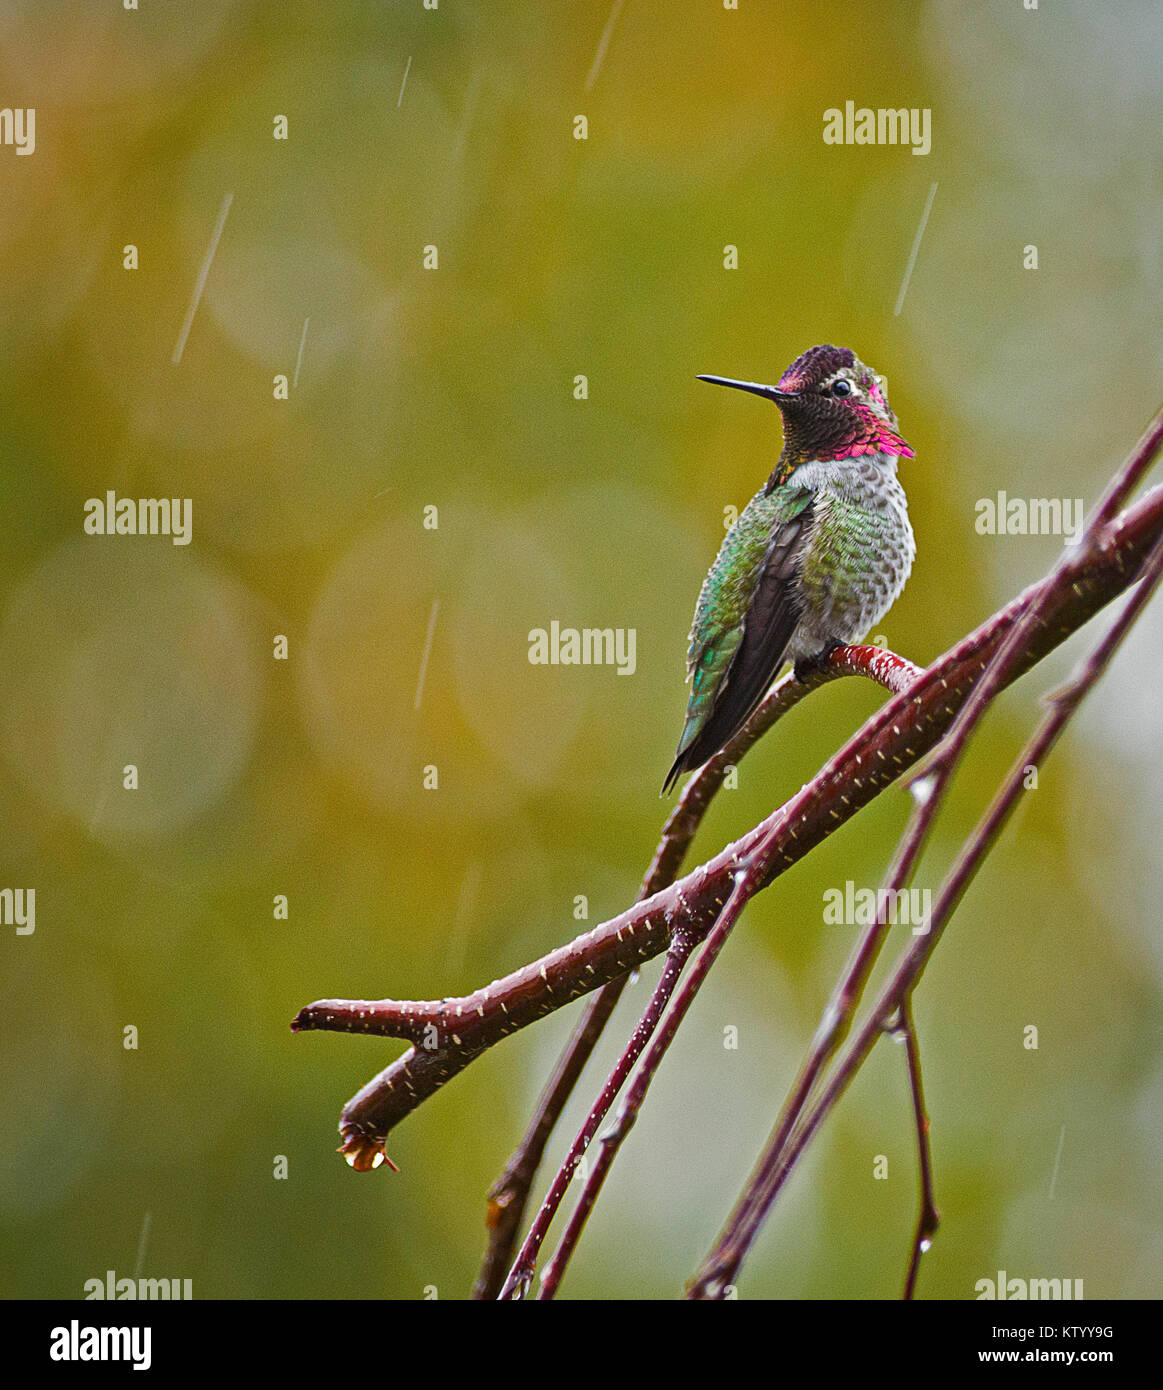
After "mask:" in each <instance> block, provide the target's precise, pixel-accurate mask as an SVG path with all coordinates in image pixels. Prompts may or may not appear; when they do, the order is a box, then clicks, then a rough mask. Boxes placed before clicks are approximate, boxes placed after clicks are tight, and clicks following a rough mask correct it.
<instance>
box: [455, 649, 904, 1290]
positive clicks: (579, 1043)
mask: <svg viewBox="0 0 1163 1390" xmlns="http://www.w3.org/2000/svg"><path fill="white" fill-rule="evenodd" d="M844 675H867V676H868V677H869V678H870V679H871V680H874V681H876V682H877V684H879V685H882V686H884V687H885V689H887V690H891V691H892V692H893V693H894V694H900V693H901V691H903V690H905V689H906V688H907V687H908V686H909V685H911V684H912V682H913V681H914V680H915V679H916V678H917V677H918V676H919V675H920V670H919V669H918V668H917V667H916V666H914V665H913V664H912V662H910V661H906V660H905V659H904V658H903V657H898V656H897V655H896V653H895V652H890V651H887V650H884V649H882V648H879V647H866V646H851V647H838V648H836V650H835V651H833V652H831V653H829V655H828V658H827V660H826V661H824V662H823V663H822V664H821V665H820V666H819V667H818V668H816V669H813V670H811V671H810V672H805V673H804V678H803V679H801V678H798V677H797V676H796V675H795V674H794V673H793V672H790V671H789V672H788V673H787V675H786V676H784V678H783V679H782V680H780V681H778V682H777V683H776V684H775V685H774V686H773V687H772V689H771V691H770V692H769V694H768V695H767V697H766V698H765V699H764V701H763V703H762V704H761V706H760V707H759V709H758V710H757V711H756V712H755V714H754V715H753V716H752V717H751V719H749V720H748V722H747V724H746V725H745V726H744V727H743V728H742V729H741V730H740V731H739V733H738V734H737V735H736V736H735V738H733V739H732V740H731V742H730V743H729V744H728V745H727V746H726V747H725V748H724V749H723V750H722V751H721V752H720V753H718V754H716V755H715V756H714V757H713V758H711V759H709V760H708V761H707V762H705V763H704V764H703V765H702V767H700V768H699V769H698V770H697V771H696V772H695V773H694V774H693V775H692V776H691V777H690V778H689V779H688V781H687V783H686V786H685V787H684V788H683V790H682V794H681V795H680V797H679V799H678V803H677V804H676V806H675V808H674V810H673V811H672V812H671V813H670V815H669V816H668V817H667V820H666V824H665V825H664V826H663V829H662V838H661V839H660V841H659V844H658V848H657V850H655V853H654V858H653V859H652V861H651V864H650V867H649V869H648V870H647V871H646V877H645V878H644V879H643V882H642V887H641V888H640V890H639V893H638V901H639V902H642V901H643V900H644V899H646V898H650V897H653V895H654V894H655V893H658V892H661V890H662V889H664V888H668V887H669V886H670V885H671V884H672V883H673V882H674V879H675V875H676V874H677V873H678V870H679V869H680V868H681V867H682V862H683V860H684V859H685V857H686V854H687V851H688V849H689V848H690V844H691V841H692V840H693V839H694V837H695V833H696V831H697V830H698V828H699V826H700V825H701V824H702V820H703V817H704V816H705V815H706V812H707V809H708V807H709V806H710V804H711V801H712V800H713V798H714V796H715V793H716V792H717V791H718V790H719V788H720V787H721V786H722V784H723V779H724V777H725V775H726V772H727V769H728V768H729V767H733V766H736V765H737V764H738V763H739V762H740V761H741V760H742V758H743V757H744V756H745V754H746V753H747V752H748V750H749V749H750V748H752V747H754V745H755V744H756V743H757V742H758V741H759V739H760V737H761V736H762V735H763V734H764V733H766V732H767V731H768V730H769V729H771V728H772V726H773V725H775V724H776V723H777V722H778V721H779V720H780V719H781V718H782V717H783V715H785V714H786V713H787V712H788V711H789V710H790V709H792V708H794V707H795V705H797V704H798V703H799V702H800V700H802V699H803V698H804V697H805V696H806V695H808V694H810V693H811V691H812V690H814V689H816V688H817V687H818V686H820V685H822V684H824V683H825V682H826V681H830V680H833V679H837V678H839V677H840V676H844ZM628 978H629V976H628V975H623V976H622V977H621V978H619V979H616V980H612V981H611V982H610V983H609V984H608V985H604V986H603V987H602V989H601V990H600V991H599V992H598V993H597V994H596V995H595V996H594V998H593V999H591V1000H590V1001H589V1003H588V1004H587V1005H586V1008H585V1010H584V1012H583V1014H582V1017H581V1019H580V1020H579V1021H578V1024H577V1027H576V1028H575V1029H574V1032H573V1034H572V1036H571V1037H570V1040H569V1042H568V1043H567V1044H566V1047H565V1050H564V1051H563V1052H562V1054H561V1056H560V1057H559V1059H558V1061H557V1064H556V1065H555V1067H554V1070H553V1073H552V1075H551V1077H550V1080H549V1082H548V1083H547V1084H546V1086H545V1089H544V1090H543V1091H542V1093H541V1096H540V1098H539V1099H538V1102H537V1108H536V1110H535V1111H534V1114H533V1118H532V1120H531V1121H530V1123H529V1126H528V1128H527V1129H526V1131H525V1134H524V1135H523V1137H522V1139H521V1143H520V1144H519V1145H518V1147H517V1149H516V1150H515V1151H514V1153H513V1154H512V1156H511V1157H510V1159H509V1161H508V1163H507V1164H506V1165H505V1169H504V1171H503V1172H502V1174H501V1176H500V1177H499V1178H498V1179H497V1181H496V1182H495V1183H494V1184H493V1186H492V1187H491V1188H490V1189H489V1204H488V1209H487V1215H486V1223H485V1224H486V1226H487V1228H488V1233H489V1234H488V1246H487V1248H486V1250H485V1255H484V1260H483V1261H482V1264H481V1270H480V1273H479V1274H478V1276H477V1282H476V1285H475V1286H474V1288H473V1295H472V1296H473V1298H474V1299H493V1298H496V1297H497V1294H498V1293H499V1292H500V1289H501V1285H502V1284H503V1282H504V1279H505V1274H506V1272H507V1271H508V1269H509V1266H510V1265H511V1264H512V1262H513V1251H514V1248H515V1246H516V1241H517V1233H518V1231H519V1229H520V1226H521V1220H522V1218H523V1216H524V1212H525V1207H526V1205H527V1204H528V1200H529V1192H530V1189H531V1188H532V1186H533V1181H534V1179H535V1177H536V1175H537V1170H538V1168H539V1167H540V1164H541V1159H542V1157H543V1155H544V1153H545V1146H546V1144H547V1143H548V1141H549V1136H550V1135H551V1134H552V1132H553V1129H554V1127H555V1125H556V1124H557V1121H558V1119H559V1118H560V1116H561V1113H562V1111H563V1110H564V1109H565V1106H566V1104H567V1102H568V1100H569V1097H570V1095H571V1094H572V1092H573V1088H574V1086H575V1085H576V1084H577V1082H578V1079H579V1078H580V1076H581V1073H582V1071H583V1070H584V1068H585V1065H586V1063H587V1062H588V1061H589V1058H590V1055H591V1054H592V1052H593V1050H594V1047H595V1046H596V1045H597V1042H598V1039H599V1038H600V1037H601V1035H602V1031H603V1030H604V1028H605V1026H606V1024H607V1023H608V1022H609V1019H610V1016H611V1014H612V1013H613V1012H614V1009H615V1007H616V1006H617V1003H618V1000H619V999H620V998H621V995H622V990H623V989H624V988H625V984H626V981H627V979H628Z"/></svg>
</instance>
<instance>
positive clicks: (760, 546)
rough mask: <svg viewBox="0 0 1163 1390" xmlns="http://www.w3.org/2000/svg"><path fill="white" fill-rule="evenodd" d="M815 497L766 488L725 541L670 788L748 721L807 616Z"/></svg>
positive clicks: (705, 604)
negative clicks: (804, 557)
mask: <svg viewBox="0 0 1163 1390" xmlns="http://www.w3.org/2000/svg"><path fill="white" fill-rule="evenodd" d="M813 500H814V493H812V492H811V491H808V490H807V489H802V490H796V491H795V492H788V491H786V490H784V489H781V490H780V492H779V493H778V494H774V495H769V496H764V495H763V494H760V495H759V497H756V498H754V499H753V501H752V502H751V503H750V504H749V506H748V508H747V512H749V511H751V509H752V508H753V507H754V508H755V509H756V514H755V515H753V516H751V517H749V516H748V515H747V512H744V514H743V515H742V516H741V517H740V518H739V521H738V522H737V523H736V526H735V527H734V528H732V531H731V533H729V534H728V536H727V538H726V539H725V540H724V542H723V546H722V548H721V549H720V551H719V555H718V558H717V559H716V561H715V563H714V565H713V566H712V567H711V572H710V573H709V574H708V575H707V578H706V580H705V581H704V583H703V588H702V592H701V593H700V595H699V603H698V607H697V608H696V610H695V621H694V626H693V627H692V628H691V644H690V650H689V652H688V653H687V674H688V678H689V680H690V682H691V693H690V699H689V701H688V703H687V714H686V723H685V725H684V726H683V731H682V737H681V738H680V739H679V745H678V754H677V756H676V757H675V760H674V766H673V767H672V768H671V769H670V773H669V775H668V776H667V779H666V783H665V785H664V787H663V791H664V792H666V791H668V790H669V789H670V787H671V786H673V784H674V782H675V781H676V780H677V778H678V777H679V776H680V775H681V774H682V773H683V772H684V771H686V770H687V769H688V768H693V767H698V766H699V765H700V764H701V763H703V762H705V761H706V760H707V759H708V758H709V757H710V756H711V755H712V754H713V753H717V752H718V751H719V749H720V748H722V746H723V745H724V744H725V743H726V742H727V741H728V739H730V738H731V736H732V735H733V734H734V733H736V731H737V730H738V729H740V728H741V727H742V726H743V724H745V723H746V721H747V719H748V717H749V716H750V715H751V713H752V711H753V710H754V709H755V707H756V705H758V703H759V702H760V700H761V699H762V698H763V696H764V694H765V693H766V691H767V688H768V686H769V685H770V684H771V682H772V680H773V678H774V677H775V673H776V672H777V671H778V670H779V668H780V666H781V665H782V664H783V657H784V652H785V651H786V650H787V645H788V643H789V642H790V641H791V637H792V633H793V632H794V631H795V627H796V623H797V622H798V621H799V618H800V608H799V604H798V602H797V599H796V592H797V585H796V578H797V575H798V573H799V563H800V558H801V554H802V550H803V545H804V543H805V541H806V539H807V535H808V532H809V530H810V527H811V523H812V513H813ZM737 530H739V531H740V534H739V535H736V531H737Z"/></svg>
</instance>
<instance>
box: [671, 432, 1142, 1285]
mask: <svg viewBox="0 0 1163 1390" xmlns="http://www.w3.org/2000/svg"><path fill="white" fill-rule="evenodd" d="M1161 443H1163V410H1160V411H1158V412H1157V413H1156V415H1155V417H1154V419H1153V420H1152V421H1151V424H1150V425H1149V426H1148V428H1147V430H1146V431H1145V432H1144V434H1143V435H1142V436H1141V438H1140V439H1139V440H1138V442H1137V443H1136V445H1135V447H1134V448H1133V449H1132V450H1131V452H1130V454H1129V455H1128V456H1127V458H1126V460H1125V461H1124V463H1123V465H1122V467H1121V468H1120V469H1119V471H1118V473H1117V474H1116V475H1115V477H1114V479H1113V480H1112V482H1111V483H1110V484H1109V485H1108V487H1107V489H1106V490H1105V492H1104V494H1103V497H1102V499H1101V500H1100V501H1099V503H1098V504H1097V505H1096V507H1095V508H1094V510H1093V512H1092V514H1091V517H1090V519H1089V521H1088V523H1087V526H1086V528H1085V531H1084V533H1083V536H1082V538H1081V542H1080V544H1079V545H1078V546H1077V547H1073V548H1067V549H1066V550H1064V551H1063V553H1062V555H1061V557H1060V558H1059V560H1058V562H1057V564H1056V565H1055V566H1054V568H1053V570H1052V571H1051V572H1050V574H1049V575H1048V576H1047V578H1046V579H1045V580H1043V581H1042V583H1041V584H1040V585H1039V586H1038V588H1037V590H1036V591H1035V592H1034V593H1033V594H1032V595H1031V598H1030V602H1029V603H1027V604H1026V605H1025V607H1024V609H1023V611H1021V612H1020V613H1018V614H1015V618H1014V621H1012V622H1011V624H1010V625H1009V630H1008V633H1007V635H1006V637H1005V639H1004V640H1003V641H1002V642H1001V643H1000V645H999V646H998V648H997V649H995V651H994V653H993V655H992V657H991V659H990V661H989V662H988V664H987V665H986V668H985V670H984V672H983V674H982V677H981V679H980V680H979V681H978V682H977V684H976V685H975V687H974V689H973V691H972V693H971V694H970V696H969V698H968V700H966V702H965V704H964V705H963V706H962V708H961V710H960V711H959V713H958V714H957V717H956V718H955V719H954V720H953V721H952V726H951V727H950V728H949V729H948V731H947V732H946V733H945V735H944V737H943V738H942V739H941V741H940V742H939V743H938V744H937V746H936V748H935V749H934V750H933V752H932V754H931V755H930V756H929V757H928V758H926V759H925V760H924V762H923V763H922V764H921V766H920V768H919V769H918V770H917V771H916V772H915V773H914V774H913V777H912V779H911V786H912V789H913V792H914V804H913V808H912V812H911V815H910V817H909V822H908V825H907V826H906V827H905V831H904V833H903V835H902V836H901V839H900V841H899V843H898V845H897V848H896V851H895V853H894V856H893V861H892V865H891V867H890V869H889V872H888V874H887V875H886V878H885V882H884V884H883V885H882V891H881V893H880V894H878V903H884V902H888V901H895V900H896V899H895V895H896V894H897V893H899V892H900V891H901V890H902V889H903V888H904V886H905V885H906V884H907V883H908V882H909V880H910V878H911V876H912V872H913V870H914V868H915V866H916V863H917V861H918V860H919V858H920V855H921V853H922V851H923V849H924V846H925V844H926V842H927V839H928V835H929V832H930V830H931V827H932V825H933V823H934V821H935V819H936V816H937V813H938V811H939V809H940V807H941V805H942V804H943V801H944V798H945V795H946V792H947V789H948V786H949V783H950V780H951V778H952V775H953V772H954V770H955V769H956V767H957V765H958V763H959V761H960V758H961V755H962V752H963V751H964V748H965V745H966V743H967V741H968V739H969V737H970V735H971V734H972V733H973V731H974V729H975V728H976V727H977V725H978V723H979V722H980V720H981V718H982V717H983V715H984V713H985V711H986V709H987V708H988V707H989V705H990V703H991V702H992V701H993V699H994V698H995V696H996V695H997V694H998V693H999V692H1000V691H1001V690H1002V689H1003V688H1004V686H1005V685H1007V684H1008V683H1009V682H1010V680H1011V679H1012V678H1013V675H1014V673H1015V672H1016V671H1017V670H1018V668H1019V667H1020V666H1021V665H1022V663H1023V662H1024V661H1025V659H1026V653H1027V652H1028V649H1029V646H1030V643H1031V642H1032V641H1033V640H1034V639H1035V637H1036V635H1037V634H1038V632H1039V631H1040V630H1043V629H1044V628H1045V626H1046V624H1047V621H1048V616H1049V615H1050V613H1051V612H1052V610H1053V609H1054V607H1055V605H1056V603H1057V602H1058V600H1059V598H1060V596H1061V595H1062V594H1063V593H1064V592H1067V591H1068V590H1070V589H1072V588H1074V587H1076V585H1077V583H1078V582H1079V580H1080V577H1081V576H1083V575H1085V574H1086V573H1087V572H1088V570H1089V568H1090V567H1091V566H1092V565H1093V564H1094V563H1095V561H1096V560H1097V559H1098V557H1100V556H1101V555H1102V554H1103V553H1104V550H1105V548H1106V547H1107V546H1108V545H1109V543H1110V541H1109V535H1108V532H1109V529H1110V528H1109V518H1110V516H1111V515H1113V510H1112V509H1113V508H1117V506H1118V505H1119V503H1120V502H1121V501H1123V500H1124V499H1125V498H1126V497H1127V495H1128V493H1129V490H1130V488H1131V487H1133V486H1134V484H1135V482H1137V481H1138V480H1139V479H1140V478H1141V477H1142V476H1143V475H1144V473H1145V472H1146V471H1147V469H1148V468H1150V466H1151V464H1152V463H1153V462H1154V459H1155V455H1156V453H1157V452H1158V449H1159V447H1160V444H1161ZM890 895H891V896H890ZM882 918H883V913H878V917H877V921H876V922H875V923H874V924H873V925H872V926H870V927H869V928H868V930H867V931H866V933H865V936H864V938H863V939H862V941H861V942H860V943H859V945H858V946H857V949H856V951H855V953H854V955H853V958H852V960H851V962H850V963H849V965H848V967H846V970H845V973H844V975H843V976H842V977H841V983H840V984H839V985H838V986H837V989H836V991H834V993H833V997H832V999H831V1000H830V1001H829V1006H828V1008H827V1009H826V1010H825V1013H824V1016H823V1019H822V1020H821V1024H820V1028H819V1029H818V1031H817V1036H816V1038H815V1039H814V1040H813V1043H812V1046H811V1048H810V1049H809V1053H808V1058H807V1061H806V1062H805V1064H804V1066H803V1067H802V1068H801V1072H800V1075H799V1077H798V1078H797V1081H796V1083H795V1086H794V1087H793V1090H792V1093H791V1095H790V1096H789V1098H788V1100H787V1102H786V1103H785V1105H784V1107H783V1109H782V1110H781V1113H780V1116H779V1119H778V1121H777V1123H776V1128H775V1130H774V1132H773V1134H772V1137H771V1138H770V1139H769V1141H768V1144H767V1146H766V1148H765V1150H764V1154H763V1157H762V1158H761V1160H760V1163H759V1165H758V1168H757V1169H756V1171H755V1173H754V1174H753V1175H752V1177H751V1178H750V1179H749V1180H748V1183H747V1186H746V1187H745V1188H744V1192H743V1194H742V1196H741V1197H740V1200H739V1202H738V1203H737V1204H736V1207H735V1210H734V1212H733V1213H732V1216H731V1218H730V1221H729V1223H728V1230H732V1229H746V1230H750V1231H751V1232H752V1233H753V1234H754V1232H755V1231H757V1230H758V1227H759V1224H761V1222H762V1219H763V1214H764V1213H765V1212H766V1211H767V1209H768V1206H769V1205H770V1200H771V1199H770V1198H769V1197H768V1196H767V1194H768V1192H769V1191H771V1189H772V1186H773V1183H774V1182H775V1179H776V1175H777V1174H778V1173H779V1171H780V1170H781V1167H782V1164H783V1160H784V1155H785V1152H786V1149H787V1146H788V1144H789V1142H790V1139H791V1135H792V1133H793V1130H794V1128H795V1126H796V1125H797V1124H798V1123H799V1120H800V1117H801V1115H802V1113H803V1110H804V1108H805V1107H806V1105H807V1104H808V1102H809V1099H810V1098H811V1096H812V1093H813V1090H814V1088H815V1086H816V1084H817V1083H818V1081H819V1078H820V1076H821V1074H822V1072H823V1071H824V1069H825V1067H826V1065H827V1064H828V1063H829V1062H830V1060H831V1058H832V1057H833V1056H834V1054H835V1052H836V1051H837V1049H838V1048H839V1046H840V1045H841V1043H842V1042H843V1040H844V1039H845V1037H846V1036H847V1033H848V1031H849V1029H850V1028H851V1026H852V1022H853V1019H854V1017H855V1012H856V1009H857V1008H858V1006H859V1003H860V999H861V996H862V994H863V989H864V986H865V984H866V983H867V980H868V977H869V975H870V974H871V971H872V968H873V966H874V964H875V962H876V959H877V957H878V956H879V954H880V951H881V948H882V947H883V944H884V940H885V936H886V933H887V927H886V926H885V924H884V922H883V920H882ZM726 1241H727V1237H726V1235H724V1236H722V1237H720V1242H719V1247H717V1248H721V1247H722V1246H723V1245H724V1244H725V1243H726ZM735 1249H736V1247H735V1246H732V1250H733V1251H734V1250H735ZM743 1253H745V1252H744V1251H739V1252H738V1254H739V1258H740V1259H741V1258H742V1254H743ZM713 1258H714V1257H713V1256H712V1257H708V1260H707V1261H705V1262H704V1266H703V1268H704V1270H705V1269H706V1268H708V1266H709V1265H710V1264H711V1263H712V1261H713ZM737 1268H738V1264H737V1263H736V1264H735V1266H734V1268H732V1269H725V1270H724V1269H717V1270H716V1274H715V1277H714V1279H711V1278H704V1277H703V1275H702V1273H700V1276H699V1277H698V1278H697V1279H696V1281H695V1285H694V1290H695V1296H698V1297H713V1296H715V1294H714V1292H713V1290H715V1289H723V1288H726V1287H728V1286H729V1285H731V1284H733V1282H734V1277H735V1273H736V1271H737Z"/></svg>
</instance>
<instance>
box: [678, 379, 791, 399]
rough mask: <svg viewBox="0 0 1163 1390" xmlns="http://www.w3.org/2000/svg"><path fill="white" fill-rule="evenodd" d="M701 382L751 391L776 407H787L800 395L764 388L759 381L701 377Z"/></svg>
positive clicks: (768, 387) (769, 387) (771, 387)
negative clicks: (788, 403)
mask: <svg viewBox="0 0 1163 1390" xmlns="http://www.w3.org/2000/svg"><path fill="white" fill-rule="evenodd" d="M699 380H700V381H709V382H710V383H711V384H712V385H713V386H734V387H735V389H736V390H737V391H750V392H751V394H752V395H753V396H762V397H763V398H764V399H765V400H769V401H774V402H775V403H776V405H786V404H787V402H788V401H794V400H795V399H796V396H797V395H798V394H799V393H798V392H796V391H780V390H778V389H777V388H776V387H774V386H762V385H760V383H759V382H757V381H736V380H735V379H734V378H733V377H729V376H700V377H699Z"/></svg>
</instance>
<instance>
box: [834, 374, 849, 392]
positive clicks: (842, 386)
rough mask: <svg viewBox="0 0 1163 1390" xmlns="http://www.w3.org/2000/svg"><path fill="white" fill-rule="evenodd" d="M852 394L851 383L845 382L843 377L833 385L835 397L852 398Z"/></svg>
mask: <svg viewBox="0 0 1163 1390" xmlns="http://www.w3.org/2000/svg"><path fill="white" fill-rule="evenodd" d="M851 394H852V384H851V382H848V381H845V380H844V378H843V377H841V378H840V380H839V381H834V382H833V383H832V395H833V396H850V395H851Z"/></svg>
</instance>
